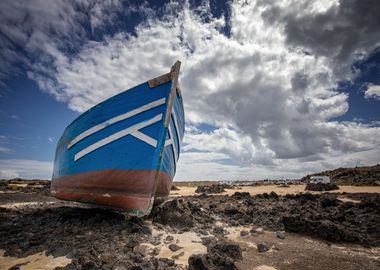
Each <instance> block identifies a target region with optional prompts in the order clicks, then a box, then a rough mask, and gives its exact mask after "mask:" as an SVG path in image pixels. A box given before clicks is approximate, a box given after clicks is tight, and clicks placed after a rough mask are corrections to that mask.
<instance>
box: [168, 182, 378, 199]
mask: <svg viewBox="0 0 380 270" xmlns="http://www.w3.org/2000/svg"><path fill="white" fill-rule="evenodd" d="M175 184H176V183H174V185H175ZM176 187H178V189H179V190H174V191H172V192H171V193H170V196H172V197H176V196H193V195H197V193H195V190H196V189H197V187H196V186H195V187H189V186H180V185H176ZM236 191H239V192H249V194H251V195H257V194H263V193H271V192H276V193H277V194H278V195H286V194H298V193H301V192H305V185H290V186H289V187H280V186H276V185H262V186H239V187H236V188H231V189H225V192H222V193H220V195H232V194H234V193H235V192H236ZM309 192H310V191H309ZM326 192H329V193H342V192H346V193H379V194H380V186H374V187H372V186H343V185H342V186H339V189H338V190H332V191H326ZM311 193H314V194H318V193H319V192H313V191H311Z"/></svg>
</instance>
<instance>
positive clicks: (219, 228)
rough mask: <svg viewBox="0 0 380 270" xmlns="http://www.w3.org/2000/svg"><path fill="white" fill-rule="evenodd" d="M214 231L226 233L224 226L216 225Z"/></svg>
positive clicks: (215, 232)
mask: <svg viewBox="0 0 380 270" xmlns="http://www.w3.org/2000/svg"><path fill="white" fill-rule="evenodd" d="M212 232H213V233H214V234H223V233H224V229H223V227H220V226H217V227H215V228H214V229H213V230H212Z"/></svg>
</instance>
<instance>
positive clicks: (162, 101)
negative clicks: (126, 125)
mask: <svg viewBox="0 0 380 270" xmlns="http://www.w3.org/2000/svg"><path fill="white" fill-rule="evenodd" d="M165 101H166V99H165V98H161V99H158V100H156V101H153V102H150V103H148V104H146V105H144V106H141V107H139V108H137V109H134V110H132V111H129V112H127V113H123V114H120V115H118V116H115V117H113V118H111V119H108V120H107V121H105V122H103V123H100V124H98V125H96V126H93V127H92V128H90V129H88V130H86V131H84V132H83V133H81V134H79V135H78V136H77V137H75V138H74V139H73V140H72V141H71V142H70V143H69V144H68V145H67V149H70V148H71V147H72V146H73V145H75V144H76V143H78V142H79V141H81V140H83V139H84V138H86V137H88V136H90V135H92V134H94V133H95V132H98V131H99V130H102V129H104V128H106V127H108V126H109V125H112V124H115V123H117V122H119V121H122V120H125V119H128V118H130V117H132V116H135V115H137V114H139V113H142V112H145V111H147V110H150V109H152V108H155V107H158V106H160V105H162V104H165Z"/></svg>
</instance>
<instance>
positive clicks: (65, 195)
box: [51, 170, 172, 215]
mask: <svg viewBox="0 0 380 270" xmlns="http://www.w3.org/2000/svg"><path fill="white" fill-rule="evenodd" d="M157 173H158V172H157V171H154V170H128V171H126V170H104V171H96V172H87V173H80V174H75V175H69V176H64V177H61V178H58V179H54V180H53V181H52V185H51V193H52V195H53V196H54V197H56V198H58V199H62V200H69V201H77V202H83V203H90V204H96V205H100V206H105V207H111V208H114V209H119V210H124V211H126V212H128V213H130V214H136V215H142V214H146V213H147V212H149V211H150V208H151V207H152V203H153V199H154V198H157V197H166V196H168V195H169V192H170V188H171V184H172V179H171V177H170V176H169V175H168V174H167V173H164V172H159V174H158V178H157V179H158V180H157V183H155V179H156V174H157Z"/></svg>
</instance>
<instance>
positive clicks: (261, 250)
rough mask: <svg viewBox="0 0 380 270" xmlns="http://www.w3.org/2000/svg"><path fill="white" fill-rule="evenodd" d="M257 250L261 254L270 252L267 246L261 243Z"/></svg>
mask: <svg viewBox="0 0 380 270" xmlns="http://www.w3.org/2000/svg"><path fill="white" fill-rule="evenodd" d="M257 250H258V251H259V252H267V251H268V250H269V248H268V246H267V244H265V243H260V244H258V245H257Z"/></svg>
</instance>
